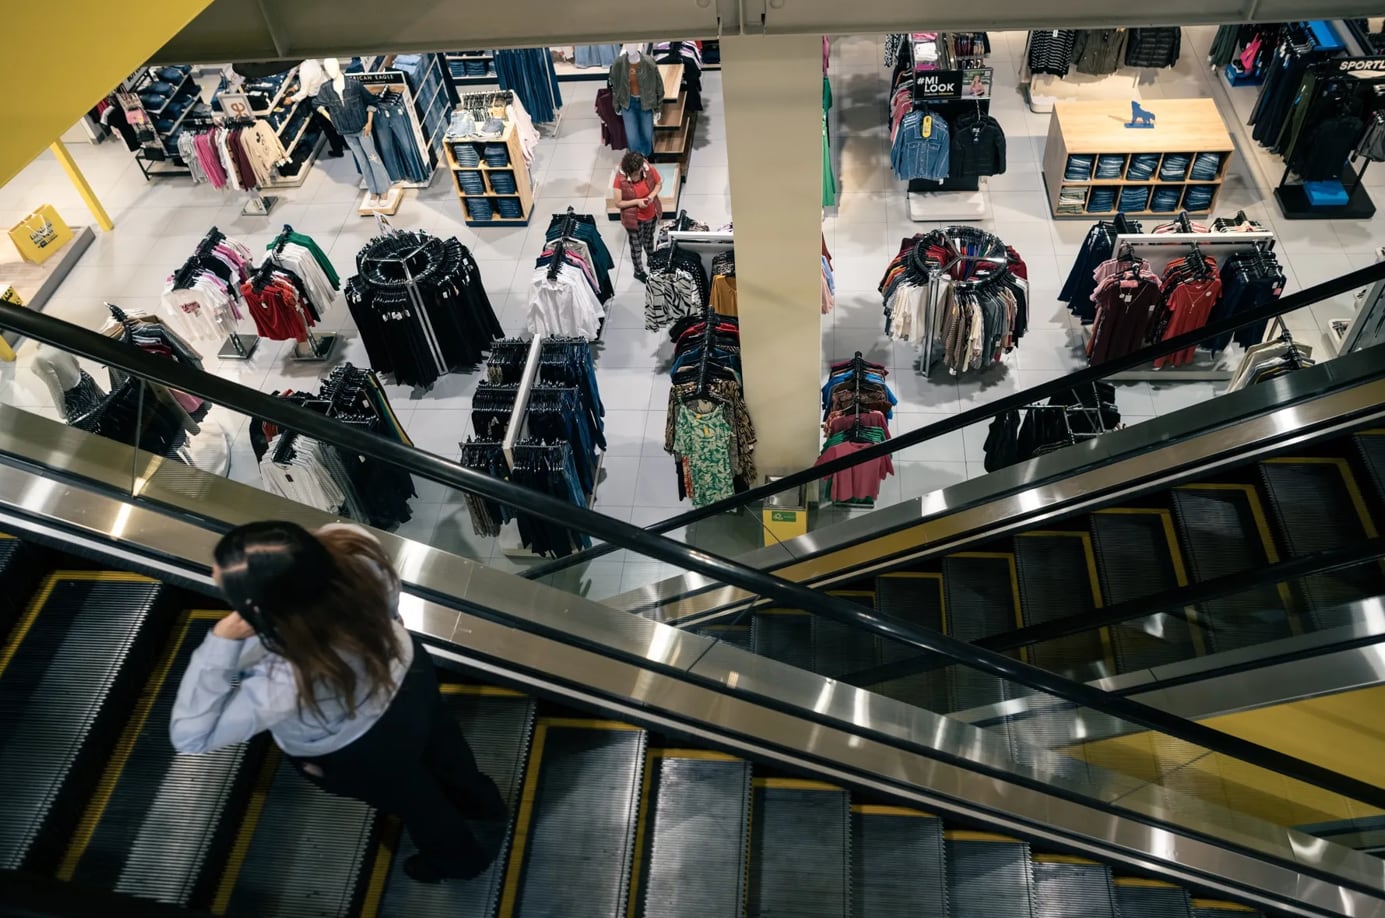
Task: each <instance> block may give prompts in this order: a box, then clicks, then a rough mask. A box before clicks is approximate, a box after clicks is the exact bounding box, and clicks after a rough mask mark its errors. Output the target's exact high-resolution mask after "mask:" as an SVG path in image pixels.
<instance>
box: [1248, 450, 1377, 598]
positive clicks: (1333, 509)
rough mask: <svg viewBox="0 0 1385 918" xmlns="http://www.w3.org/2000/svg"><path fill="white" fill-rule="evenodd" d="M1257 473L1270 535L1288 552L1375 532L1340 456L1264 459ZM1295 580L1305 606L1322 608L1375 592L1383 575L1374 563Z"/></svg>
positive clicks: (1298, 553) (1339, 544) (1338, 544)
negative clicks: (1271, 524)
mask: <svg viewBox="0 0 1385 918" xmlns="http://www.w3.org/2000/svg"><path fill="white" fill-rule="evenodd" d="M1260 474H1261V476H1262V478H1263V481H1264V483H1265V492H1266V493H1267V494H1268V495H1269V500H1270V504H1271V506H1273V507H1274V517H1275V534H1276V535H1277V536H1279V538H1280V540H1281V542H1282V544H1283V545H1284V548H1285V550H1286V552H1287V553H1288V555H1289V556H1290V557H1292V558H1298V557H1302V556H1303V555H1307V554H1312V553H1313V552H1319V551H1328V550H1330V549H1334V548H1346V547H1349V546H1351V545H1353V544H1356V543H1357V542H1359V541H1361V540H1362V539H1368V538H1375V537H1376V535H1377V534H1378V533H1377V530H1376V528H1375V525H1374V523H1373V522H1372V521H1371V519H1370V517H1369V511H1368V510H1367V509H1366V505H1365V500H1364V498H1363V497H1362V494H1361V488H1360V485H1358V484H1357V481H1356V476H1355V475H1354V474H1353V473H1352V471H1351V466H1349V465H1348V464H1347V461H1346V460H1345V459H1320V458H1311V459H1305V458H1280V459H1268V460H1266V461H1265V462H1262V463H1261V464H1260ZM1299 584H1300V586H1299V588H1300V589H1301V590H1302V591H1303V595H1304V599H1305V601H1306V604H1307V607H1308V609H1309V610H1310V611H1311V610H1316V609H1323V610H1327V609H1331V608H1332V607H1333V606H1338V605H1341V604H1342V603H1346V602H1350V601H1353V600H1357V599H1362V598H1365V597H1367V596H1377V595H1379V593H1380V591H1381V589H1382V588H1385V578H1382V577H1381V569H1380V566H1379V565H1376V564H1363V565H1358V566H1356V567H1353V568H1348V569H1347V570H1342V571H1334V572H1332V573H1327V574H1314V575H1311V576H1308V577H1305V578H1303V579H1302V580H1301V581H1299Z"/></svg>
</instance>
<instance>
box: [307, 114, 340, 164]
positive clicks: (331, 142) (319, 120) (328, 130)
mask: <svg viewBox="0 0 1385 918" xmlns="http://www.w3.org/2000/svg"><path fill="white" fill-rule="evenodd" d="M311 118H312V121H313V124H315V125H316V126H317V127H318V128H319V129H321V131H322V133H323V136H325V137H326V138H327V146H328V148H329V149H330V150H331V151H332V154H333V155H335V156H340V155H341V154H342V151H343V150H345V149H346V141H344V140H342V139H341V134H340V133H338V131H337V129H336V126H335V125H333V124H332V122H331V121H329V120H328V119H326V118H324V117H322V112H320V111H318V110H317V108H316V107H314V108H313V113H312V115H311Z"/></svg>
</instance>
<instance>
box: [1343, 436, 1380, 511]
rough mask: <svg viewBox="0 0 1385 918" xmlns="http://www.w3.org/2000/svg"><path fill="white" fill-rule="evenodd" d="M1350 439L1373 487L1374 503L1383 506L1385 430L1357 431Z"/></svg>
mask: <svg viewBox="0 0 1385 918" xmlns="http://www.w3.org/2000/svg"><path fill="white" fill-rule="evenodd" d="M1351 439H1352V440H1353V442H1355V443H1356V452H1357V455H1359V456H1360V458H1361V466H1362V467H1363V468H1364V469H1365V470H1366V477H1367V479H1369V481H1370V483H1371V487H1372V488H1373V489H1374V493H1375V505H1376V507H1385V430H1362V431H1358V432H1357V433H1355V434H1353V435H1352V438H1351Z"/></svg>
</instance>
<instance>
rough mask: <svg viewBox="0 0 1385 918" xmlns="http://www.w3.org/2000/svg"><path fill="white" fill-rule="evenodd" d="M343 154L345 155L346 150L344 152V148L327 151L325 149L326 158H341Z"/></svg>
mask: <svg viewBox="0 0 1385 918" xmlns="http://www.w3.org/2000/svg"><path fill="white" fill-rule="evenodd" d="M345 155H346V152H345V151H344V150H328V151H327V158H328V159H341V158H342V157H343V156H345Z"/></svg>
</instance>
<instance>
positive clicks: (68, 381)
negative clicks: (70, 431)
mask: <svg viewBox="0 0 1385 918" xmlns="http://www.w3.org/2000/svg"><path fill="white" fill-rule="evenodd" d="M34 375H36V376H38V378H39V379H41V380H43V384H44V385H46V386H47V387H48V392H49V394H50V395H52V396H53V404H54V405H55V406H57V409H58V416H59V417H61V418H62V419H63V420H64V421H65V420H67V392H68V390H69V389H75V388H77V387H78V386H79V385H81V383H82V368H81V367H80V366H78V365H77V358H76V357H73V356H72V355H71V354H69V353H67V352H66V351H60V350H57V349H56V348H51V347H49V346H48V345H46V344H40V345H39V346H38V350H37V351H36V352H35V354H34Z"/></svg>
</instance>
